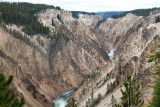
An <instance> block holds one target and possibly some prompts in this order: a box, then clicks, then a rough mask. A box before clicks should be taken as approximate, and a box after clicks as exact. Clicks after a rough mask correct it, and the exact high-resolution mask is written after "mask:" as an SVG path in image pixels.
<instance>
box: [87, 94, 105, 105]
mask: <svg viewBox="0 0 160 107" xmlns="http://www.w3.org/2000/svg"><path fill="white" fill-rule="evenodd" d="M91 94H92V95H91V99H88V101H86V107H96V105H98V104H99V103H100V101H101V99H102V95H101V94H100V93H99V94H98V96H97V98H94V97H93V91H92V93H91Z"/></svg>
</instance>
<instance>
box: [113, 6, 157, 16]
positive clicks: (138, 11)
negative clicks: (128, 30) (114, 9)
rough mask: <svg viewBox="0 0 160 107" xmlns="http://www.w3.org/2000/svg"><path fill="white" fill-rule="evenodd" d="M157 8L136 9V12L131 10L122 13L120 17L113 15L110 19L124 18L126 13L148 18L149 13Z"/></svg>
mask: <svg viewBox="0 0 160 107" xmlns="http://www.w3.org/2000/svg"><path fill="white" fill-rule="evenodd" d="M155 9H157V8H152V9H136V10H132V11H127V12H125V13H122V14H120V15H114V16H112V18H121V17H124V16H125V15H126V14H128V13H132V14H135V15H137V16H149V15H150V12H151V11H154V10H155Z"/></svg>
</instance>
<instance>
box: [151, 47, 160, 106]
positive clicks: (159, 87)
mask: <svg viewBox="0 0 160 107" xmlns="http://www.w3.org/2000/svg"><path fill="white" fill-rule="evenodd" d="M158 47H159V48H160V45H159V46H158ZM148 58H149V60H148V62H153V61H154V62H156V64H159V63H160V51H158V52H156V53H154V54H153V55H150V56H148ZM153 75H155V76H156V78H155V81H154V85H153V86H152V87H153V89H154V91H153V98H152V101H151V102H150V104H149V106H148V107H159V106H160V66H156V69H155V71H154V72H153Z"/></svg>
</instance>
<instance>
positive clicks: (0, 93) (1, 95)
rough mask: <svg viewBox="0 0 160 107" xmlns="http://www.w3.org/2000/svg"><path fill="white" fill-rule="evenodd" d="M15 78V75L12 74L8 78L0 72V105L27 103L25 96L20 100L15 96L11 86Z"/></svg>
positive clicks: (10, 106)
mask: <svg viewBox="0 0 160 107" xmlns="http://www.w3.org/2000/svg"><path fill="white" fill-rule="evenodd" d="M12 80H13V76H10V77H9V78H8V80H6V77H5V76H4V74H0V107H22V106H23V105H24V103H25V101H24V98H21V100H20V101H19V100H18V99H17V98H15V95H14V94H13V92H12V91H11V89H10V88H9V85H10V84H11V82H12Z"/></svg>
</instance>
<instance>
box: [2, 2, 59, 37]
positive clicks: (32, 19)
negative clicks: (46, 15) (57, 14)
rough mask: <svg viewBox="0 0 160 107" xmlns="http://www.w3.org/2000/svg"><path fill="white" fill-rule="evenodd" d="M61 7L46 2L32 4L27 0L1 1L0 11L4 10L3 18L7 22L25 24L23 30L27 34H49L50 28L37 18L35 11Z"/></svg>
mask: <svg viewBox="0 0 160 107" xmlns="http://www.w3.org/2000/svg"><path fill="white" fill-rule="evenodd" d="M48 8H50V9H55V8H56V9H59V10H60V7H54V6H49V5H44V4H31V3H26V2H13V3H8V2H0V12H2V17H1V18H2V19H1V20H3V21H4V22H5V23H6V24H16V25H19V26H23V27H24V28H23V31H24V32H25V33H26V34H29V35H34V34H44V35H48V34H49V28H48V27H46V26H43V24H42V23H40V22H39V21H38V20H37V17H36V15H35V13H37V12H40V11H42V10H45V9H48Z"/></svg>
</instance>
